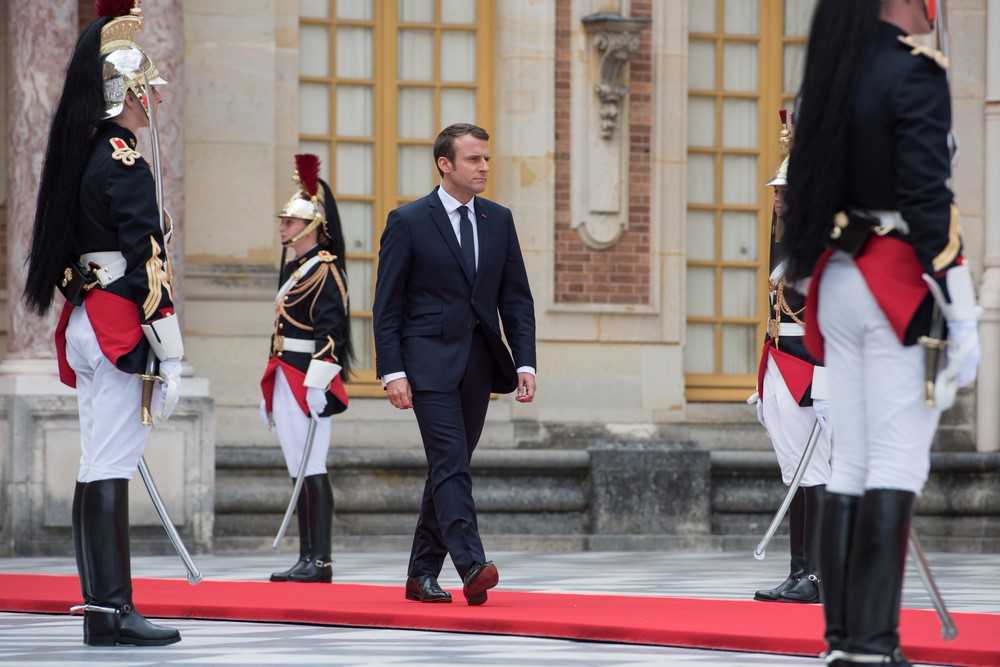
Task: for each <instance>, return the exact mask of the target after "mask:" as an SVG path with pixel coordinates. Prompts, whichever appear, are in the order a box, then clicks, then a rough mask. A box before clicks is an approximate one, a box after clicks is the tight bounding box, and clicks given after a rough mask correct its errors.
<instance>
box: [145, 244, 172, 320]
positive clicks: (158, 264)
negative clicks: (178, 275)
mask: <svg viewBox="0 0 1000 667" xmlns="http://www.w3.org/2000/svg"><path fill="white" fill-rule="evenodd" d="M149 243H150V245H151V246H152V252H151V253H150V257H149V259H147V260H146V289H147V294H146V300H145V301H143V302H142V313H143V315H144V318H143V319H147V320H148V319H149V318H150V317H152V316H153V313H155V312H156V308H157V306H159V305H160V301H162V300H163V290H166V291H167V296H169V297H170V300H171V301H173V300H174V295H173V291H172V290H171V288H170V276H169V275H168V273H167V265H166V262H164V261H163V260H162V259H160V252H161V251H162V250H163V249H162V248H160V244H159V243H157V242H156V239H155V238H154V237H152V236H150V237H149Z"/></svg>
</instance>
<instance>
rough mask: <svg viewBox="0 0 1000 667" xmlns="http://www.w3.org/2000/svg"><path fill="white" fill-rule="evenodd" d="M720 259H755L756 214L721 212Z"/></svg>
mask: <svg viewBox="0 0 1000 667" xmlns="http://www.w3.org/2000/svg"><path fill="white" fill-rule="evenodd" d="M722 259H724V260H727V261H731V262H752V261H754V260H756V259H757V216H756V215H754V214H753V213H735V212H733V211H727V212H726V213H723V214H722Z"/></svg>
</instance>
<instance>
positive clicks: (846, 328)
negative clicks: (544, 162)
mask: <svg viewBox="0 0 1000 667" xmlns="http://www.w3.org/2000/svg"><path fill="white" fill-rule="evenodd" d="M819 325H820V330H821V331H822V332H823V338H824V340H825V344H826V368H827V373H828V374H829V378H830V407H831V412H832V420H833V432H834V433H836V443H835V446H834V451H833V476H832V478H831V479H830V484H829V486H828V490H830V491H833V492H835V493H843V494H848V495H861V494H862V493H864V491H865V489H901V490H904V491H912V492H914V493H917V494H919V493H920V491H921V489H922V488H923V486H924V482H925V481H927V474H928V472H929V470H930V450H931V440H932V439H933V438H934V431H935V429H936V428H937V423H938V417H939V415H940V413H939V412H938V410H936V409H934V408H930V407H927V405H926V404H925V403H924V348H923V347H921V346H919V345H910V346H903V345H902V344H901V343H900V342H899V338H898V337H897V336H896V333H895V332H894V331H893V329H892V326H891V325H890V324H889V321H888V320H887V319H886V317H885V314H884V313H883V312H882V309H881V308H880V307H879V305H878V303H876V301H875V298H874V297H873V296H872V293H871V291H870V290H869V289H868V285H867V284H866V283H865V280H864V277H863V276H862V275H861V272H860V271H859V270H858V268H857V266H855V264H854V260H852V259H851V258H850V257H848V256H847V255H846V254H844V253H842V252H837V253H836V254H835V255H834V256H833V257H832V258H831V260H830V263H829V264H828V265H827V268H826V270H825V272H824V273H823V278H822V282H821V283H820V300H819Z"/></svg>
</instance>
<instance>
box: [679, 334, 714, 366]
mask: <svg viewBox="0 0 1000 667" xmlns="http://www.w3.org/2000/svg"><path fill="white" fill-rule="evenodd" d="M684 372H685V373H714V372H715V327H713V326H712V325H711V324H689V325H687V336H686V337H685V341H684Z"/></svg>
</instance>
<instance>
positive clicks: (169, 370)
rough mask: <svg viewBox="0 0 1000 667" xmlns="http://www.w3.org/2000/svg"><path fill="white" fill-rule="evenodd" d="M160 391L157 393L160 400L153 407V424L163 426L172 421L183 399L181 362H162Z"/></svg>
mask: <svg viewBox="0 0 1000 667" xmlns="http://www.w3.org/2000/svg"><path fill="white" fill-rule="evenodd" d="M160 378H162V382H160V383H159V384H160V390H159V391H158V392H156V393H157V396H158V398H159V400H158V401H156V405H154V406H153V423H154V424H162V423H163V422H165V421H167V420H168V419H170V415H172V414H173V413H174V408H176V407H177V401H179V400H180V398H181V360H180V359H164V360H163V361H161V362H160Z"/></svg>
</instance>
